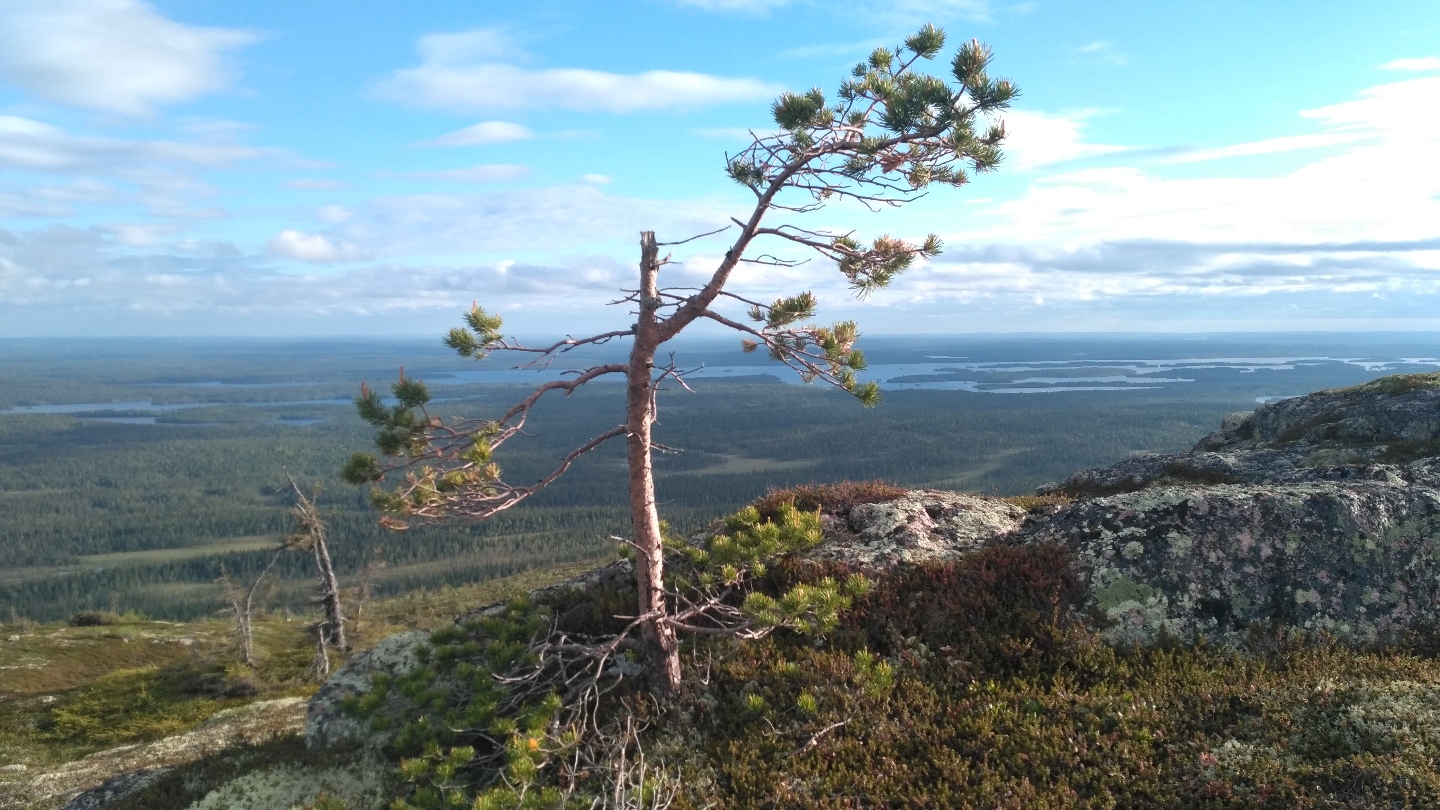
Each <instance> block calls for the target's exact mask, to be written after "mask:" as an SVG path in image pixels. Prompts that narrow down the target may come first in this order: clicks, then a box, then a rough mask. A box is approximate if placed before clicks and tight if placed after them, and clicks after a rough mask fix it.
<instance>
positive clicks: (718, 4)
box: [672, 0, 791, 14]
mask: <svg viewBox="0 0 1440 810" xmlns="http://www.w3.org/2000/svg"><path fill="white" fill-rule="evenodd" d="M672 2H673V3H674V4H675V5H677V6H687V7H689V8H698V9H700V10H701V11H720V12H725V13H739V14H763V13H765V12H767V11H771V10H773V9H777V8H780V7H782V6H788V5H790V2H791V0H672Z"/></svg>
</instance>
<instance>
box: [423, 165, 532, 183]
mask: <svg viewBox="0 0 1440 810" xmlns="http://www.w3.org/2000/svg"><path fill="white" fill-rule="evenodd" d="M399 176H401V177H408V178H411V179H413V180H447V181H450V182H456V183H509V182H513V181H515V180H522V179H524V178H526V177H529V176H530V167H529V166H517V165H514V164H511V163H490V164H486V165H484V166H470V167H468V168H464V169H441V170H439V171H429V172H403V173H402V174H400V175H399Z"/></svg>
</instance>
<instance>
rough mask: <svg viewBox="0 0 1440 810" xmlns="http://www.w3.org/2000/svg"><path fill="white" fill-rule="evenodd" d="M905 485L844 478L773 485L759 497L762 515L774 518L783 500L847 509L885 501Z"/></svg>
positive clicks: (804, 506)
mask: <svg viewBox="0 0 1440 810" xmlns="http://www.w3.org/2000/svg"><path fill="white" fill-rule="evenodd" d="M906 492H908V490H906V489H905V488H904V487H898V486H895V485H894V484H890V483H886V482H884V481H841V482H840V483H838V484H801V485H799V486H794V487H785V488H783V489H772V490H770V491H769V492H767V493H765V494H764V495H762V496H761V497H760V498H759V499H757V500H756V501H755V503H754V504H753V506H754V507H755V508H756V509H758V510H760V515H761V517H764V518H766V519H767V520H774V519H776V517H777V516H778V515H779V512H780V506H781V505H782V504H787V503H788V504H790V505H791V506H794V507H795V508H796V509H798V510H800V511H802V512H814V511H815V510H817V509H818V510H820V511H821V512H824V513H826V514H834V513H837V512H843V511H845V510H847V509H849V508H850V507H852V506H858V505H860V504H862V503H884V502H885V501H893V500H895V499H896V498H900V497H903V496H904V495H905V493H906Z"/></svg>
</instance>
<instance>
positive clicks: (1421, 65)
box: [1380, 56, 1440, 73]
mask: <svg viewBox="0 0 1440 810" xmlns="http://www.w3.org/2000/svg"><path fill="white" fill-rule="evenodd" d="M1380 69H1381V70H1408V71H1411V72H1413V73H1420V72H1422V71H1430V70H1440V56H1422V57H1419V58H1418V59H1395V60H1392V61H1390V62H1386V63H1385V64H1383V65H1381V66H1380Z"/></svg>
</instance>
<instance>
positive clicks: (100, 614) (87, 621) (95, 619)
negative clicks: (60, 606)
mask: <svg viewBox="0 0 1440 810" xmlns="http://www.w3.org/2000/svg"><path fill="white" fill-rule="evenodd" d="M124 621H125V619H124V617H123V616H121V615H120V614H118V613H112V612H110V611H108V610H82V611H80V612H79V613H76V614H74V615H72V616H71V617H70V619H69V620H68V622H67V623H68V624H69V625H70V626H71V627H108V626H110V625H114V624H120V623H122V622H124Z"/></svg>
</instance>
